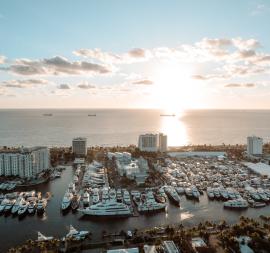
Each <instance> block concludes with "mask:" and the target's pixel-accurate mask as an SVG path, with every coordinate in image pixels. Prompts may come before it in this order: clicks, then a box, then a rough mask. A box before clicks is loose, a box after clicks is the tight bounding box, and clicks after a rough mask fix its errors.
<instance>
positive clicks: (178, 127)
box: [161, 113, 189, 146]
mask: <svg viewBox="0 0 270 253" xmlns="http://www.w3.org/2000/svg"><path fill="white" fill-rule="evenodd" d="M183 115H184V113H181V114H177V115H175V116H164V117H162V120H161V132H163V133H164V134H166V135H167V136H168V146H182V145H187V144H188V143H189V137H188V134H187V131H186V126H185V124H184V123H183V122H182V121H181V118H182V117H183Z"/></svg>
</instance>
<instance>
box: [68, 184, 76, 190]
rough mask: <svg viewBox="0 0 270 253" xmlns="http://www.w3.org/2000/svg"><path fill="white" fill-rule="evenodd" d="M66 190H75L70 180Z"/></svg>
mask: <svg viewBox="0 0 270 253" xmlns="http://www.w3.org/2000/svg"><path fill="white" fill-rule="evenodd" d="M68 190H69V191H70V192H73V191H75V184H74V183H72V182H71V183H70V184H69V185H68Z"/></svg>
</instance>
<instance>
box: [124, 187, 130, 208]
mask: <svg viewBox="0 0 270 253" xmlns="http://www.w3.org/2000/svg"><path fill="white" fill-rule="evenodd" d="M123 200H124V203H126V204H127V205H130V204H131V199H130V195H129V192H128V191H127V190H124V193H123Z"/></svg>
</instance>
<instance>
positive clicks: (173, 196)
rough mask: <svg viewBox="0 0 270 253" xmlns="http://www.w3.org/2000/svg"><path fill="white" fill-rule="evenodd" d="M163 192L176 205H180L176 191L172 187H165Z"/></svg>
mask: <svg viewBox="0 0 270 253" xmlns="http://www.w3.org/2000/svg"><path fill="white" fill-rule="evenodd" d="M165 192H166V194H167V195H168V198H169V199H170V200H171V201H172V203H174V204H175V205H177V206H180V197H179V195H178V193H177V192H176V191H175V189H174V188H172V187H167V188H165Z"/></svg>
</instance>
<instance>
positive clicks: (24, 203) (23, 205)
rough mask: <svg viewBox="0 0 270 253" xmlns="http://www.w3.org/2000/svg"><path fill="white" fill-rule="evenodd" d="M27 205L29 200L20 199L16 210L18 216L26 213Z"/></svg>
mask: <svg viewBox="0 0 270 253" xmlns="http://www.w3.org/2000/svg"><path fill="white" fill-rule="evenodd" d="M28 206H29V202H27V201H22V202H21V204H20V207H19V210H18V215H19V217H23V216H24V215H26V213H27V209H28Z"/></svg>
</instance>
